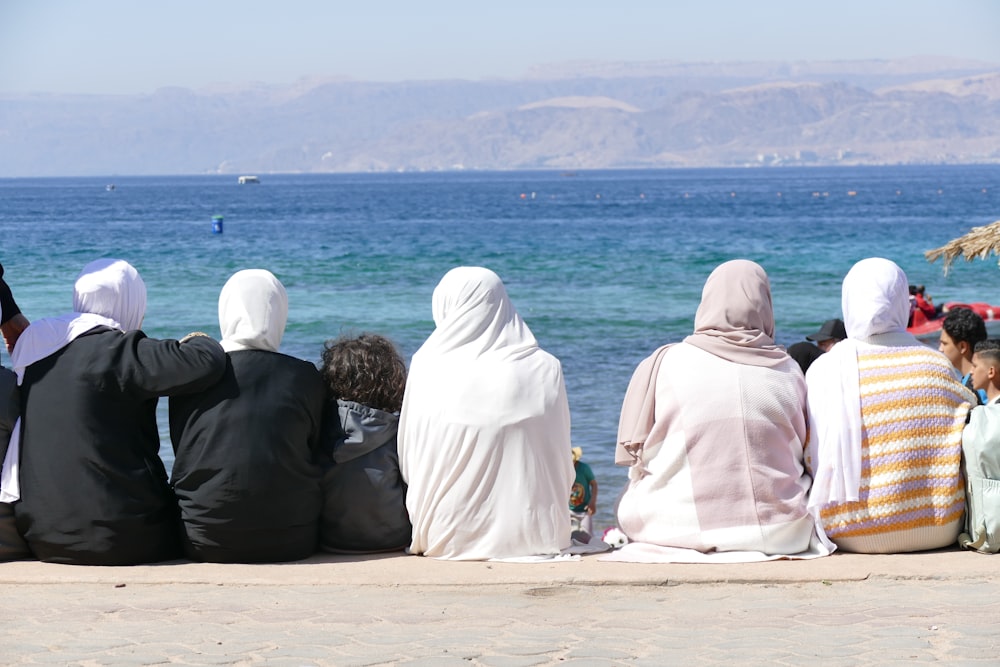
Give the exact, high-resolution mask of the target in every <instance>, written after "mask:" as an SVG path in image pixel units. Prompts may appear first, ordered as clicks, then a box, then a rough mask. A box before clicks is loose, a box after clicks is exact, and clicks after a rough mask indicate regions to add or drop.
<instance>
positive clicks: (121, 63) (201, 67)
mask: <svg viewBox="0 0 1000 667" xmlns="http://www.w3.org/2000/svg"><path fill="white" fill-rule="evenodd" d="M913 55H941V56H952V57H959V58H971V59H977V60H985V61H989V62H995V63H998V64H1000V2H998V1H997V0H935V1H929V0H860V1H859V0H836V1H825V2H824V1H819V0H780V1H771V2H769V1H768V0H758V1H756V2H752V1H750V0H686V1H683V2H682V1H681V0H676V1H675V0H648V1H647V0H642V1H630V0H618V1H617V2H613V1H611V0H603V1H601V2H596V1H592V0H572V1H570V0H530V1H529V0H499V1H494V2H489V3H487V2H484V0H460V1H459V0H454V1H453V0H423V1H422V2H417V1H415V0H407V1H403V0H350V1H342V0H243V1H242V2H235V1H233V0H168V1H167V2H149V1H146V0H0V92H15V91H16V92H25V91H48V92H89V93H136V92H152V91H153V90H156V89H157V88H160V87H163V86H184V87H190V88H198V87H201V86H204V85H207V84H210V83H217V82H230V83H242V82H249V81H262V82H266V83H290V82H292V81H295V80H296V79H299V78H302V77H317V76H319V77H326V76H350V77H353V78H355V79H362V80H379V81H397V80H405V79H441V78H464V79H482V78H490V77H503V78H516V77H518V76H520V75H522V74H523V73H524V72H525V71H526V70H527V69H528V68H529V67H531V66H532V65H536V64H542V63H557V62H564V61H572V60H607V61H642V60H684V61H723V60H725V61H733V60H827V59H837V60H844V59H859V58H895V57H902V56H913Z"/></svg>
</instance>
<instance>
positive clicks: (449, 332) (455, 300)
mask: <svg viewBox="0 0 1000 667" xmlns="http://www.w3.org/2000/svg"><path fill="white" fill-rule="evenodd" d="M431 310H432V314H433V316H434V324H435V326H436V329H435V331H434V333H433V334H431V337H430V338H429V339H428V343H432V344H433V346H434V347H436V348H437V349H439V350H457V349H459V348H462V349H463V350H464V351H465V352H469V353H471V354H472V356H475V355H478V354H482V353H485V352H488V351H496V350H500V349H504V350H506V351H508V352H513V353H515V354H516V353H517V350H520V349H527V348H532V347H535V346H537V343H536V341H535V338H534V336H533V335H532V334H531V331H530V330H529V329H528V326H527V325H526V324H525V323H524V320H522V319H521V316H520V315H519V314H518V313H517V310H516V309H515V308H514V304H513V302H512V301H511V300H510V297H509V296H507V288H506V287H504V284H503V281H502V280H500V276H498V275H497V274H496V273H494V272H493V271H490V270H489V269H486V268H483V267H479V266H459V267H456V268H454V269H451V270H450V271H448V273H446V274H445V275H444V277H443V278H441V281H440V282H439V283H438V285H437V287H435V288H434V294H433V296H432V297H431Z"/></svg>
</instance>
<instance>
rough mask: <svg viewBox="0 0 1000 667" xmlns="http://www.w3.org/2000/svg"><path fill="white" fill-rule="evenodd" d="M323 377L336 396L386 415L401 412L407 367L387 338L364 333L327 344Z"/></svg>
mask: <svg viewBox="0 0 1000 667" xmlns="http://www.w3.org/2000/svg"><path fill="white" fill-rule="evenodd" d="M323 377H324V379H326V383H327V385H328V386H329V387H330V390H331V391H332V392H333V395H334V396H335V397H337V398H339V399H341V400H344V401H353V402H355V403H360V404H361V405H366V406H368V407H370V408H375V409H376V410H382V411H384V412H399V410H400V408H402V407H403V390H404V389H405V388H406V364H405V362H404V361H403V357H402V356H400V354H399V352H398V351H397V350H396V347H395V346H394V345H393V344H392V342H391V341H389V340H388V339H387V338H384V337H382V336H379V335H377V334H370V333H364V334H361V335H360V336H355V337H350V336H341V337H340V338H337V339H335V340H328V341H327V342H326V344H325V345H324V349H323Z"/></svg>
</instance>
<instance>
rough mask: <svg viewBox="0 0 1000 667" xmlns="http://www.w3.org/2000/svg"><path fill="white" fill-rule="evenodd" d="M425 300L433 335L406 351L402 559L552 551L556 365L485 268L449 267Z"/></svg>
mask: <svg viewBox="0 0 1000 667" xmlns="http://www.w3.org/2000/svg"><path fill="white" fill-rule="evenodd" d="M432 305H433V315H434V323H435V325H436V328H435V330H434V332H433V333H432V334H431V335H430V337H429V338H428V339H427V341H426V342H424V344H423V345H422V346H421V348H420V349H419V350H418V351H417V352H416V354H414V355H413V361H412V363H411V366H410V374H409V377H408V380H407V384H406V391H405V393H404V395H403V408H402V413H401V416H400V425H399V445H398V446H399V463H400V469H401V471H402V474H403V479H404V480H405V481H406V483H407V485H408V489H407V495H406V506H407V510H408V511H409V514H410V520H411V522H412V524H413V537H412V541H411V543H410V548H409V550H410V552H411V553H414V554H423V555H425V556H432V557H435V558H442V559H454V560H486V559H494V558H496V559H503V558H519V557H532V556H552V555H556V554H558V553H559V551H560V550H561V549H563V548H566V547H568V546H569V544H570V530H569V518H568V509H567V508H568V502H569V493H570V488H571V487H572V485H573V478H574V474H573V464H572V458H571V456H570V421H569V404H568V402H567V399H566V389H565V386H564V384H563V375H562V367H561V365H560V364H559V361H558V360H557V359H556V358H555V357H553V356H552V355H550V354H548V353H547V352H545V351H543V350H542V349H541V348H539V347H538V343H537V342H536V341H535V337H534V336H533V335H532V334H531V331H529V330H528V327H527V325H526V324H525V323H524V321H523V320H522V319H521V317H520V315H518V314H517V311H516V310H514V305H513V304H512V303H511V301H510V299H509V298H508V296H507V291H506V290H505V289H504V285H503V283H502V282H501V281H500V278H499V277H497V275H496V274H495V273H493V272H492V271H490V270H488V269H483V268H478V267H459V268H455V269H452V270H451V271H449V272H448V273H447V274H446V275H445V276H444V278H442V279H441V282H440V283H439V284H438V286H437V288H435V290H434V296H433V304H432Z"/></svg>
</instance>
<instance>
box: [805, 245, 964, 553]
mask: <svg viewBox="0 0 1000 667" xmlns="http://www.w3.org/2000/svg"><path fill="white" fill-rule="evenodd" d="M842 307H843V311H844V323H845V325H846V327H847V340H843V341H841V342H839V343H837V344H836V345H835V346H834V347H833V349H831V350H830V351H829V352H827V353H826V354H824V355H822V356H821V357H820V358H819V359H817V360H816V361H815V362H813V365H812V366H810V367H809V373H808V374H807V378H806V379H807V384H808V387H809V413H810V420H811V421H810V438H809V447H808V450H807V461H808V463H809V464H810V467H811V469H812V470H813V471H814V478H815V481H814V483H813V488H812V491H811V493H810V498H809V507H810V510H812V511H813V513H814V514H815V515H816V516H817V517H818V518H820V520H821V521H822V523H823V526H824V528H825V530H826V532H827V535H829V537H830V539H831V540H833V542H835V543H836V544H837V546H839V547H840V548H842V549H844V550H845V551H856V552H861V553H898V552H906V551H919V550H924V549H935V548H938V547H943V546H947V545H949V544H953V543H955V540H956V538H957V536H958V533H959V529H960V527H961V521H962V515H963V512H964V510H965V496H964V489H963V486H962V479H961V472H960V462H961V455H962V429H963V428H964V425H965V418H966V414H967V413H968V410H969V408H970V404H971V405H975V403H976V399H975V396H973V395H972V393H971V392H969V391H968V390H967V389H966V388H965V387H963V386H962V384H961V382H960V381H959V379H958V378H957V377H956V376H955V374H954V370H953V369H952V366H951V364H950V363H949V362H948V359H947V358H946V357H945V356H944V355H943V354H941V353H940V352H938V351H937V350H933V349H931V348H929V347H927V346H926V345H924V344H922V343H921V342H920V341H919V340H917V339H916V338H914V337H913V336H912V335H911V334H909V333H907V331H906V323H907V319H908V318H909V315H910V304H909V288H908V283H907V279H906V274H905V273H903V270H902V269H900V268H899V267H898V266H896V264H894V263H893V262H891V261H889V260H887V259H882V258H877V257H874V258H870V259H865V260H862V261H860V262H858V263H857V264H855V265H854V267H853V268H851V270H850V271H849V272H848V274H847V276H846V277H845V278H844V285H843V294H842Z"/></svg>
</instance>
